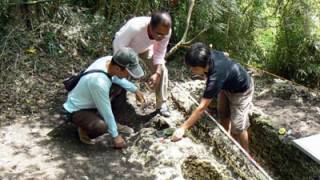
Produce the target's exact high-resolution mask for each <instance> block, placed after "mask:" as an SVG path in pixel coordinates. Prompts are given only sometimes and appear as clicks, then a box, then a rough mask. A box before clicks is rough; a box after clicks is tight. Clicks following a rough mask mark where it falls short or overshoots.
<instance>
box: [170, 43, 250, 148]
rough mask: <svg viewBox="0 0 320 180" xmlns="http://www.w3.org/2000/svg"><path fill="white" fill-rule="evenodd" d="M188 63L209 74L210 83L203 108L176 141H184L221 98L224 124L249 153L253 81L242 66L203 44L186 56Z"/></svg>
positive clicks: (204, 95) (219, 104)
mask: <svg viewBox="0 0 320 180" xmlns="http://www.w3.org/2000/svg"><path fill="white" fill-rule="evenodd" d="M185 63H186V64H187V66H189V67H190V69H191V71H192V72H193V73H195V74H199V75H206V76H207V83H206V89H205V91H204V94H203V97H202V99H201V102H200V105H199V106H198V107H197V108H196V109H195V110H194V111H193V113H192V114H191V116H190V117H189V118H188V120H187V121H185V122H184V123H183V124H182V125H181V127H180V128H178V129H177V130H176V131H175V132H174V134H173V136H172V141H178V140H180V139H181V138H182V137H183V135H184V132H185V130H187V129H189V128H190V127H191V126H192V125H193V124H194V123H195V122H196V121H197V120H198V119H199V118H200V116H201V115H202V114H203V113H204V111H205V110H206V109H207V107H208V106H209V105H210V103H211V102H212V99H213V98H216V97H217V98H218V118H219V121H220V123H221V124H222V126H223V127H224V128H225V130H226V131H227V132H228V133H231V135H232V136H233V137H234V138H235V139H236V140H237V141H238V142H239V143H240V145H241V146H242V147H243V148H244V149H245V150H246V151H247V152H248V150H249V141H248V132H247V128H248V127H249V117H248V113H249V110H250V108H251V106H252V97H253V92H254V84H253V79H252V78H251V77H250V76H249V74H248V73H247V71H246V70H245V69H244V68H243V67H242V66H241V65H239V64H238V63H235V62H234V61H232V60H231V59H229V58H228V57H227V56H225V55H223V52H219V51H210V49H209V48H208V47H207V46H206V45H204V44H203V43H195V44H193V45H192V46H191V49H190V50H189V51H188V52H187V53H186V56H185Z"/></svg>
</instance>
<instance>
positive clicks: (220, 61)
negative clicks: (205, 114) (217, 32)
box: [203, 50, 251, 99]
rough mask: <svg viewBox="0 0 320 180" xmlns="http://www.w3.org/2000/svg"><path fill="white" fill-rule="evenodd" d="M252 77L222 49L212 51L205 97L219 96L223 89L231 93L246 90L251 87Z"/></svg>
mask: <svg viewBox="0 0 320 180" xmlns="http://www.w3.org/2000/svg"><path fill="white" fill-rule="evenodd" d="M250 84H251V78H250V76H249V74H248V73H247V71H246V70H245V69H244V68H243V67H242V66H241V65H240V64H238V63H236V62H234V61H233V60H232V59H230V58H228V57H226V56H225V55H224V53H223V52H221V51H215V50H214V51H211V62H210V64H209V72H208V74H207V85H206V89H205V91H204V94H203V97H204V98H207V99H211V98H217V96H218V94H219V92H220V91H221V89H223V90H226V91H230V92H231V93H240V92H245V91H246V90H248V89H249V88H250Z"/></svg>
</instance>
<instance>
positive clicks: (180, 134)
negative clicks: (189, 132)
mask: <svg viewBox="0 0 320 180" xmlns="http://www.w3.org/2000/svg"><path fill="white" fill-rule="evenodd" d="M184 133H185V129H184V128H182V127H180V128H178V129H177V130H175V131H174V133H173V135H172V137H171V141H173V142H176V141H180V140H181V139H182V138H183V135H184Z"/></svg>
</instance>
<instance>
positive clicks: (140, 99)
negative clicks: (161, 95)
mask: <svg viewBox="0 0 320 180" xmlns="http://www.w3.org/2000/svg"><path fill="white" fill-rule="evenodd" d="M136 100H137V101H138V102H140V103H141V104H142V105H143V104H144V103H145V102H146V100H145V99H144V96H143V94H142V92H141V91H139V90H137V91H136Z"/></svg>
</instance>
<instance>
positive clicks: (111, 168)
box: [0, 93, 234, 179]
mask: <svg viewBox="0 0 320 180" xmlns="http://www.w3.org/2000/svg"><path fill="white" fill-rule="evenodd" d="M146 94H147V100H148V101H149V102H152V101H153V98H154V97H153V95H152V94H149V93H146ZM128 99H129V100H128V102H129V103H128V104H125V105H124V106H123V110H122V112H123V113H118V115H117V116H118V120H119V121H120V122H122V123H123V124H128V125H130V126H132V127H134V129H135V130H136V133H135V134H133V135H132V136H130V137H126V140H127V143H128V147H127V148H126V149H123V150H115V149H114V148H113V147H112V139H111V138H110V136H108V135H104V136H103V137H101V138H100V140H101V141H100V142H99V143H98V144H96V145H84V144H82V143H81V142H80V141H79V140H78V136H77V132H76V128H75V127H74V126H73V125H72V124H64V123H63V121H62V120H61V118H60V116H59V114H58V112H54V111H53V112H51V113H48V111H47V110H46V109H41V108H40V106H36V107H34V108H39V109H41V110H39V112H38V113H30V114H27V115H17V114H15V116H14V117H10V119H8V118H9V117H8V116H6V117H3V116H1V122H4V123H2V126H1V129H0V137H1V138H0V157H1V159H0V174H1V179H93V178H94V179H184V178H187V177H191V175H192V176H194V174H191V175H190V172H192V171H194V170H195V169H197V168H198V169H199V170H198V173H199V175H198V177H203V178H206V179H211V178H212V177H215V178H223V179H232V178H233V177H234V174H233V172H232V171H231V170H230V169H229V168H228V167H227V166H226V165H225V164H224V163H223V162H222V161H221V160H220V159H219V158H217V157H215V156H214V155H212V154H211V153H210V151H209V149H210V147H208V146H206V145H204V144H201V143H200V144H199V143H197V142H195V141H193V140H192V139H190V138H185V139H183V140H182V141H180V142H178V143H173V142H171V141H170V140H169V139H168V137H167V136H164V137H163V136H162V135H161V134H160V135H159V133H158V132H161V131H160V130H161V129H164V128H167V127H169V126H170V125H171V126H174V125H175V124H176V123H178V122H179V121H181V120H183V119H184V116H183V115H182V114H181V113H180V112H179V111H178V110H177V109H176V108H175V107H174V105H173V104H172V103H171V109H172V114H173V116H172V117H171V118H169V119H168V118H163V117H160V116H159V115H157V114H156V113H154V112H153V111H154V109H153V107H154V104H152V103H151V104H150V106H149V107H148V108H146V109H141V108H140V107H138V106H136V104H135V98H134V97H133V96H129V98H128ZM52 108H54V107H52ZM7 111H11V109H10V108H9V109H8V110H7ZM3 114H6V113H3ZM119 114H120V115H119ZM199 167H200V168H199ZM203 168H206V169H207V170H206V171H203ZM201 169H202V171H201Z"/></svg>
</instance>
